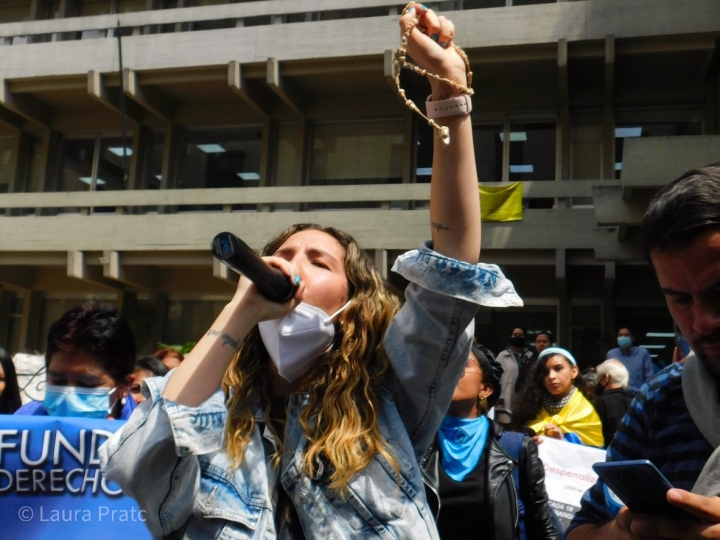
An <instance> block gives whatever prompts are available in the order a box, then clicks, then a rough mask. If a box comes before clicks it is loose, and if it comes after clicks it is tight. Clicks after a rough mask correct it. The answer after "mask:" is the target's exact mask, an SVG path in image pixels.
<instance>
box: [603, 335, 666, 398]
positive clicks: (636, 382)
mask: <svg viewBox="0 0 720 540" xmlns="http://www.w3.org/2000/svg"><path fill="white" fill-rule="evenodd" d="M633 341H635V338H634V336H633V333H632V330H631V329H630V328H628V327H627V326H622V327H620V329H619V330H618V335H617V344H618V347H617V348H616V349H611V350H609V351H608V353H607V354H606V355H605V360H610V359H612V358H614V359H616V360H620V362H621V363H622V364H623V365H624V366H625V367H626V368H627V370H628V373H629V374H630V382H629V383H628V387H629V388H632V389H635V390H639V389H640V388H641V387H642V385H643V384H645V382H646V381H647V380H648V379H649V378H650V377H652V376H653V375H654V374H655V367H654V366H653V363H652V358H650V353H649V352H648V350H647V349H645V348H644V347H635V346H634V345H633Z"/></svg>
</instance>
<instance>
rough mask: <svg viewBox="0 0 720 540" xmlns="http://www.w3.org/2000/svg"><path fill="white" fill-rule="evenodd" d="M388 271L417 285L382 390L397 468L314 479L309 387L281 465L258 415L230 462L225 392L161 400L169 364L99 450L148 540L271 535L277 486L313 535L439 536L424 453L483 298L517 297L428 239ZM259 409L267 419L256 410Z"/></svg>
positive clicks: (291, 418)
mask: <svg viewBox="0 0 720 540" xmlns="http://www.w3.org/2000/svg"><path fill="white" fill-rule="evenodd" d="M393 270H395V271H397V272H399V273H400V274H401V275H403V276H404V277H405V278H406V279H408V280H409V281H410V285H409V286H408V287H407V289H406V291H405V299H406V302H405V305H404V306H403V308H402V309H401V310H400V312H399V313H398V314H397V315H396V316H395V318H394V319H393V321H392V323H391V325H390V326H389V328H388V330H387V332H386V335H385V349H386V352H387V354H388V357H389V358H390V362H391V365H392V375H390V376H388V377H387V379H386V381H385V383H384V385H383V386H382V387H380V388H379V389H378V390H379V391H378V401H379V403H378V426H379V429H380V431H381V433H382V435H383V436H384V437H385V439H386V440H387V442H388V444H389V445H390V446H391V447H392V448H393V450H394V452H395V454H396V456H397V462H398V463H397V464H398V469H397V470H396V469H395V468H394V467H393V466H391V465H390V463H388V462H387V461H386V460H385V459H384V458H383V457H382V456H379V455H378V456H375V458H374V459H373V460H372V461H371V463H370V464H369V465H368V466H367V467H366V468H365V469H364V470H363V471H361V472H360V473H358V474H357V475H355V477H354V478H353V479H352V480H351V481H350V484H349V486H348V490H347V492H346V493H345V494H343V496H340V495H339V494H338V493H336V492H334V491H332V490H330V489H329V487H328V482H327V471H325V472H323V467H319V468H318V470H317V471H316V474H315V476H313V477H311V476H309V475H308V474H307V473H306V471H305V470H304V468H303V466H302V462H301V458H302V454H303V450H304V448H305V445H306V444H307V439H306V438H305V436H304V434H303V431H302V427H301V426H300V423H299V415H300V412H301V411H302V409H303V408H304V407H305V406H306V405H307V403H308V400H309V398H308V396H307V395H305V394H297V395H295V396H293V397H292V398H291V399H290V402H289V405H288V411H287V426H286V430H285V434H284V448H285V450H284V453H283V457H282V461H281V463H280V465H279V466H278V467H275V466H273V465H272V462H271V461H270V460H269V456H268V452H267V447H268V444H270V445H272V446H274V444H275V441H274V439H273V437H272V434H271V433H270V432H269V430H267V429H264V430H263V426H264V425H263V424H262V423H259V424H256V427H255V429H254V431H253V433H251V436H250V442H249V444H248V446H247V448H246V450H245V454H244V456H243V460H242V461H241V463H240V464H239V465H238V466H236V467H233V466H232V465H231V463H230V461H229V459H228V456H227V454H226V452H225V450H224V427H225V423H226V421H227V409H226V407H225V403H224V396H223V394H222V392H221V391H220V390H218V391H217V392H216V393H215V394H213V395H212V396H211V397H210V398H208V400H206V401H205V402H204V403H202V404H201V405H199V406H198V407H186V406H183V405H178V404H177V403H174V402H172V401H170V400H168V399H166V398H164V397H162V392H163V389H164V388H165V384H166V383H167V380H168V379H169V378H170V377H172V375H173V373H172V372H171V373H169V374H168V375H167V376H166V377H165V378H159V377H158V378H153V379H146V380H145V381H144V384H143V393H144V395H145V396H146V400H145V401H144V402H143V403H141V404H140V405H139V406H138V408H137V409H136V410H135V412H134V413H133V415H132V416H131V417H130V419H129V420H128V421H127V423H126V424H125V425H124V426H123V428H122V429H120V430H119V431H117V432H116V433H115V434H114V435H113V436H112V437H111V438H110V439H109V440H108V441H107V442H106V444H104V445H103V446H102V447H101V448H100V459H101V464H102V469H103V471H104V473H105V476H106V477H107V478H108V479H109V480H112V481H114V482H117V483H118V484H119V485H120V487H121V488H122V489H123V491H124V492H125V494H127V495H129V496H131V497H133V498H134V499H136V500H137V502H138V504H139V506H140V507H141V508H142V509H143V510H145V511H146V514H145V516H146V525H147V527H148V529H149V531H150V532H151V534H152V535H153V537H155V538H164V537H165V538H185V539H196V538H223V539H236V538H237V539H268V540H269V539H274V538H276V537H277V532H276V529H275V519H274V507H275V502H276V501H277V486H278V485H282V487H283V489H284V490H285V492H286V493H287V494H288V496H289V497H290V499H291V500H292V502H293V505H294V507H295V509H296V510H297V514H298V518H299V519H300V522H301V524H302V527H303V531H304V533H305V536H306V538H308V539H322V540H340V539H351V538H352V539H355V538H357V539H366V538H382V539H406V538H407V539H410V538H412V539H433V540H437V538H438V536H437V531H436V529H435V524H434V520H433V517H432V514H431V512H430V509H429V508H428V505H427V501H426V500H425V491H424V487H423V481H422V476H421V474H420V468H419V465H418V461H419V459H420V458H421V457H422V455H423V454H424V453H425V451H426V449H427V448H428V446H429V445H430V442H431V441H432V438H433V436H434V434H435V431H436V430H437V428H438V426H439V424H440V421H441V420H442V417H443V416H444V414H445V411H446V409H447V407H448V405H449V403H450V400H451V398H452V393H453V389H454V388H455V385H456V382H457V380H458V379H459V378H460V375H461V373H462V370H463V368H464V366H465V364H466V362H467V356H468V351H469V347H470V341H471V338H472V319H473V317H474V315H475V312H476V310H477V307H478V305H487V306H493V307H502V306H511V305H512V306H516V305H522V301H521V300H520V298H519V297H518V296H517V294H515V291H514V289H513V287H512V284H511V283H510V282H509V281H508V280H506V279H505V277H504V276H503V274H502V272H501V271H500V270H499V269H498V268H497V267H495V266H492V265H477V266H475V265H471V264H466V263H462V262H459V261H455V260H453V259H449V258H447V257H443V256H441V255H439V254H438V253H436V252H434V251H432V250H431V249H430V248H429V245H426V246H425V247H424V248H423V249H421V250H416V251H411V252H409V253H406V254H405V255H403V256H402V257H400V258H399V259H398V261H397V262H396V264H395V266H394V267H393ZM256 417H257V418H258V419H259V420H262V411H261V410H258V411H257V413H256Z"/></svg>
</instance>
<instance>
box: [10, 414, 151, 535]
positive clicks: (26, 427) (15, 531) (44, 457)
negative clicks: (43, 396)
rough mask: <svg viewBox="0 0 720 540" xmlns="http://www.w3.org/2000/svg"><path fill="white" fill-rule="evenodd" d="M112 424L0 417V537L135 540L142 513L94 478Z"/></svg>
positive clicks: (143, 532) (141, 527) (117, 491)
mask: <svg viewBox="0 0 720 540" xmlns="http://www.w3.org/2000/svg"><path fill="white" fill-rule="evenodd" d="M123 424H124V422H122V421H119V420H89V419H84V418H59V417H51V416H8V415H0V524H1V525H0V528H1V532H0V537H2V538H13V539H15V538H18V539H33V540H35V539H37V540H45V539H51V540H58V539H64V538H73V539H75V538H102V539H103V540H105V539H108V540H110V539H111V540H115V539H117V540H130V539H132V540H143V539H149V538H150V533H149V532H148V531H147V529H146V528H145V513H144V512H143V511H141V510H140V509H139V508H138V506H137V504H136V503H135V501H134V500H133V499H131V498H130V497H126V496H125V495H123V494H122V492H121V491H120V489H119V488H118V486H117V485H116V484H113V483H112V482H109V481H107V480H105V479H104V478H103V475H102V473H101V472H100V460H99V457H98V451H97V450H98V448H99V447H100V446H101V445H102V444H103V443H104V442H105V441H106V440H107V438H108V437H109V436H110V435H111V434H112V433H114V432H115V431H116V430H118V429H119V428H120V427H121V426H122V425H123Z"/></svg>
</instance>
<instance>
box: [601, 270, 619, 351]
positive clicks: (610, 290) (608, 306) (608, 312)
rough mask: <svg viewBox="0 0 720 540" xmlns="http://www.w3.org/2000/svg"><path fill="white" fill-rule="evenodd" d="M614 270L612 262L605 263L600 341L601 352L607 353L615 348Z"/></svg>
mask: <svg viewBox="0 0 720 540" xmlns="http://www.w3.org/2000/svg"><path fill="white" fill-rule="evenodd" d="M615 270H616V264H615V263H614V262H608V263H605V287H604V291H603V304H602V316H603V320H602V323H603V325H602V329H601V339H602V343H603V350H605V351H608V350H610V349H613V348H615V346H616V344H615V327H616V325H617V321H616V320H615Z"/></svg>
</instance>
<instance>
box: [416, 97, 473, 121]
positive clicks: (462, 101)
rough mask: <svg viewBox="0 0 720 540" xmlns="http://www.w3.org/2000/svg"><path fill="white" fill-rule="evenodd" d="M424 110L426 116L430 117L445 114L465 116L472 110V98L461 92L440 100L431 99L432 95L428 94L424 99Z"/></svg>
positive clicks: (440, 116)
mask: <svg viewBox="0 0 720 540" xmlns="http://www.w3.org/2000/svg"><path fill="white" fill-rule="evenodd" d="M425 110H426V111H427V112H426V114H427V117H428V118H431V119H435V118H443V117H445V116H465V115H468V114H470V112H471V111H472V99H470V96H468V95H467V94H462V95H459V96H457V97H454V98H450V99H443V100H442V101H432V96H428V98H427V100H426V101H425Z"/></svg>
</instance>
